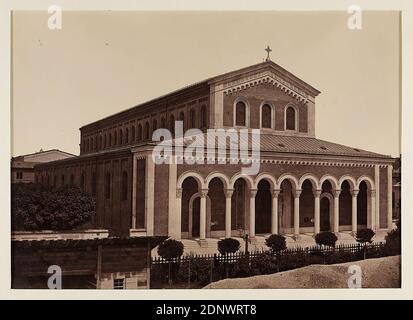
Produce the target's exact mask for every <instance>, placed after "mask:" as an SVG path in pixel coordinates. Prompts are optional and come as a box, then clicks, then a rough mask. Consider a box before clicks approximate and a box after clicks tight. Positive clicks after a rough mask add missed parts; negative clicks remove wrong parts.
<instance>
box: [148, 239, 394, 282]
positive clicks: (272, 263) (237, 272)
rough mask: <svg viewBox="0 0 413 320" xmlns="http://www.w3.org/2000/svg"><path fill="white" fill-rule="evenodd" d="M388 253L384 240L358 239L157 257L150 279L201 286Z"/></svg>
mask: <svg viewBox="0 0 413 320" xmlns="http://www.w3.org/2000/svg"><path fill="white" fill-rule="evenodd" d="M386 255H388V254H387V252H386V250H385V244H384V243H372V244H367V245H364V244H359V243H357V244H343V245H338V246H336V247H334V248H333V247H326V246H323V247H321V246H313V247H307V248H300V247H297V248H289V249H286V250H283V251H281V252H278V253H275V252H272V251H270V250H259V251H253V252H249V253H245V252H236V253H230V254H226V255H222V254H189V255H184V256H182V257H180V258H177V259H172V260H170V261H168V260H165V259H163V258H161V257H154V258H152V265H151V281H152V282H153V283H156V286H158V287H163V286H162V283H163V284H166V283H169V285H171V281H172V280H173V282H174V283H175V284H177V283H181V284H186V286H185V287H190V286H191V283H192V284H193V283H194V282H197V283H198V284H199V285H200V286H202V285H206V284H207V283H210V282H212V281H217V280H221V279H225V278H232V277H248V276H253V275H260V274H269V273H275V272H279V271H286V270H292V269H295V268H300V267H304V266H308V265H311V264H333V263H343V262H350V261H356V260H362V259H365V258H378V257H383V256H386ZM181 287H182V286H181Z"/></svg>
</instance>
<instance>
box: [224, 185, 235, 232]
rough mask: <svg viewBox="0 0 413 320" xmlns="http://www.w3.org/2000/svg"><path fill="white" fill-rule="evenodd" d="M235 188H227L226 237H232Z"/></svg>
mask: <svg viewBox="0 0 413 320" xmlns="http://www.w3.org/2000/svg"><path fill="white" fill-rule="evenodd" d="M233 193H234V189H225V238H231V200H232V194H233Z"/></svg>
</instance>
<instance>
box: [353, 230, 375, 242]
mask: <svg viewBox="0 0 413 320" xmlns="http://www.w3.org/2000/svg"><path fill="white" fill-rule="evenodd" d="M374 235H375V233H374V231H373V230H371V229H362V230H358V231H357V233H356V241H357V242H359V243H372V242H373V237H374Z"/></svg>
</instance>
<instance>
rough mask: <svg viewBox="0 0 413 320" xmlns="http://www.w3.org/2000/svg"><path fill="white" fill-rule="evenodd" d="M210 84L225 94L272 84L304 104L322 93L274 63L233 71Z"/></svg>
mask: <svg viewBox="0 0 413 320" xmlns="http://www.w3.org/2000/svg"><path fill="white" fill-rule="evenodd" d="M209 82H210V83H211V84H212V83H216V84H220V85H221V86H222V87H221V88H222V90H223V92H224V94H232V93H236V92H239V91H242V90H245V89H248V88H250V87H254V86H259V85H263V84H270V85H273V86H274V87H276V88H279V89H280V90H282V91H284V92H285V93H286V94H288V95H290V96H292V97H294V98H295V99H297V100H298V101H300V102H303V103H306V102H308V101H314V98H315V97H316V96H317V95H318V94H319V93H320V91H318V90H317V89H315V88H314V87H312V86H310V85H309V84H307V83H306V82H304V81H303V80H301V79H299V78H298V77H296V76H294V75H293V74H292V73H290V72H288V71H287V70H285V69H283V68H282V67H280V66H279V65H277V64H276V63H274V62H272V61H266V62H263V63H260V64H257V65H254V66H250V67H247V68H243V69H240V70H236V71H232V72H229V73H226V74H223V75H220V76H217V77H214V78H211V79H210V81H209Z"/></svg>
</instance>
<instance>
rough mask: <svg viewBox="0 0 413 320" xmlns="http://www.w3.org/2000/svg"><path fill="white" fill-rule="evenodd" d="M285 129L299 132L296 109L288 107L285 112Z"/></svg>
mask: <svg viewBox="0 0 413 320" xmlns="http://www.w3.org/2000/svg"><path fill="white" fill-rule="evenodd" d="M285 128H286V129H287V130H297V128H296V112H295V108H293V107H287V109H286V111H285Z"/></svg>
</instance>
